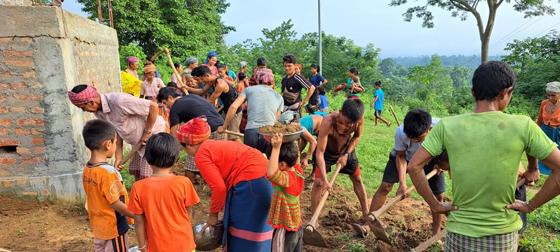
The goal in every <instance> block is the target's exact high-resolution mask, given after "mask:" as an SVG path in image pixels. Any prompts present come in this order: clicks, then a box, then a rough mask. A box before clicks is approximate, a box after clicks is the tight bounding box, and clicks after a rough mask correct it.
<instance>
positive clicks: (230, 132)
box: [226, 130, 245, 137]
mask: <svg viewBox="0 0 560 252" xmlns="http://www.w3.org/2000/svg"><path fill="white" fill-rule="evenodd" d="M226 134H229V135H234V136H238V137H245V135H244V134H243V133H239V132H233V131H229V130H226Z"/></svg>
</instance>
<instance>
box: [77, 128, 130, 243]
mask: <svg viewBox="0 0 560 252" xmlns="http://www.w3.org/2000/svg"><path fill="white" fill-rule="evenodd" d="M82 135H83V137H84V142H85V144H86V147H87V148H88V149H89V150H90V151H91V158H90V159H89V161H88V162H87V164H86V166H85V167H84V173H83V175H82V180H83V182H82V183H83V186H84V191H85V193H86V196H87V205H88V206H89V209H88V216H89V220H90V223H91V230H92V231H93V235H94V238H93V244H94V246H95V251H96V252H108V251H113V252H127V251H128V220H127V218H126V217H129V218H134V214H133V213H132V212H130V211H128V210H127V209H126V204H127V203H128V193H127V192H126V187H125V186H124V183H123V180H122V177H121V174H120V173H119V171H117V169H115V167H113V166H111V165H110V164H109V163H107V159H108V158H112V157H113V155H115V151H116V150H117V131H116V129H115V127H114V126H113V125H112V124H111V123H110V122H107V121H103V120H91V121H89V122H87V123H86V125H85V126H84V129H83V132H82Z"/></svg>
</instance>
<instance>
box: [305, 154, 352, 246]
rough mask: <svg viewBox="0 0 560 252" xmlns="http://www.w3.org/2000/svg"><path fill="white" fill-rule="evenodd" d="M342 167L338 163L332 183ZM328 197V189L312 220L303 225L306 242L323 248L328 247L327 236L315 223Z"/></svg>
mask: <svg viewBox="0 0 560 252" xmlns="http://www.w3.org/2000/svg"><path fill="white" fill-rule="evenodd" d="M340 169H342V165H340V164H337V165H336V170H335V171H334V173H333V176H332V178H331V185H333V184H334V181H335V179H336V176H337V175H338V172H340ZM328 197H329V191H326V192H325V194H323V197H321V201H319V205H318V206H317V209H315V212H314V213H313V216H312V217H311V220H310V221H309V223H307V224H305V225H304V227H303V228H304V229H303V243H304V244H307V245H311V246H316V247H322V248H326V247H327V243H326V242H325V238H323V236H322V235H321V233H320V232H319V230H317V228H316V227H315V223H316V222H317V220H318V219H319V214H321V210H322V209H323V206H325V202H327V198H328Z"/></svg>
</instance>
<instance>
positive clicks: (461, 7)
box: [389, 0, 555, 63]
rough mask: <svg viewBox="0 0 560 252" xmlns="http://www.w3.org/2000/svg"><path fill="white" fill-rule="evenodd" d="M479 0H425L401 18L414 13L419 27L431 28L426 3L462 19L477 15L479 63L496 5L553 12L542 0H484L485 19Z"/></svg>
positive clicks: (395, 1) (400, 0)
mask: <svg viewBox="0 0 560 252" xmlns="http://www.w3.org/2000/svg"><path fill="white" fill-rule="evenodd" d="M407 2H408V0H391V3H390V4H389V5H390V6H400V5H403V4H406V3H407ZM480 2H481V1H480V0H427V1H426V4H425V5H419V6H414V7H410V8H408V10H407V11H406V12H405V13H404V14H403V16H404V20H405V21H407V22H410V21H411V20H412V18H413V17H415V16H416V17H418V18H422V19H423V23H422V27H424V28H433V27H434V22H433V19H434V16H433V14H432V12H431V11H430V10H428V8H429V7H439V8H442V9H444V10H447V11H450V12H451V16H453V17H459V18H461V21H464V20H466V19H467V16H468V14H469V13H470V14H472V15H473V16H474V17H475V19H476V26H477V27H478V35H479V37H480V47H481V48H480V56H481V58H480V61H481V63H484V62H487V61H488V45H489V44H490V36H491V35H492V30H493V29H494V21H495V19H496V13H497V11H498V8H499V7H500V6H501V5H502V4H503V3H504V2H505V3H512V2H513V9H514V10H516V11H519V12H523V13H524V14H525V18H527V17H534V16H542V15H554V14H555V11H554V8H552V7H551V6H549V5H546V4H545V3H544V2H545V0H516V1H511V0H486V6H487V10H486V11H487V12H488V16H487V17H486V22H485V21H484V20H483V17H482V15H481V13H480V9H481V8H484V7H480V6H479V3H480Z"/></svg>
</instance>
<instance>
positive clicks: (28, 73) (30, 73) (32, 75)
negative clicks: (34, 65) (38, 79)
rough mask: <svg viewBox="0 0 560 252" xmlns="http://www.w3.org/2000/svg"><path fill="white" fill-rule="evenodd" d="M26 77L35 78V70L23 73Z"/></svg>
mask: <svg viewBox="0 0 560 252" xmlns="http://www.w3.org/2000/svg"><path fill="white" fill-rule="evenodd" d="M23 77H24V78H35V71H28V72H25V73H23Z"/></svg>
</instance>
